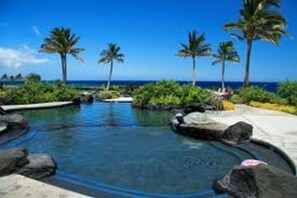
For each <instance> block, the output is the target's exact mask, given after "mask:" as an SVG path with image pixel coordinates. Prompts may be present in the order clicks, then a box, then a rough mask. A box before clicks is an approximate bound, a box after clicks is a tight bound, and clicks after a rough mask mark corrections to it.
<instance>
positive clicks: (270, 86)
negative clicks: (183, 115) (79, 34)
mask: <svg viewBox="0 0 297 198" xmlns="http://www.w3.org/2000/svg"><path fill="white" fill-rule="evenodd" d="M157 81H158V80H113V81H112V85H126V86H142V85H145V84H148V83H154V82H157ZM2 82H3V85H4V86H8V87H9V86H18V85H22V84H24V81H2ZM42 82H45V83H46V82H49V83H51V82H54V80H44V81H42ZM177 82H179V83H181V84H188V83H189V84H190V83H191V81H177ZM106 83H107V81H106V80H69V81H67V84H68V85H70V86H74V87H97V86H102V85H106ZM278 83H279V82H250V85H251V86H260V87H263V88H264V89H265V90H267V91H270V92H275V91H276V88H277V85H278ZM196 85H197V86H200V87H202V88H208V89H209V88H214V87H217V88H219V87H220V86H221V82H220V81H196ZM225 85H226V86H231V87H232V89H234V90H235V89H238V88H239V87H242V85H243V83H242V82H238V81H226V82H225Z"/></svg>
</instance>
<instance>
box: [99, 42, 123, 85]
mask: <svg viewBox="0 0 297 198" xmlns="http://www.w3.org/2000/svg"><path fill="white" fill-rule="evenodd" d="M120 50H121V48H120V47H119V46H117V44H115V43H109V44H108V48H107V49H105V50H103V51H102V52H101V53H100V59H99V61H98V63H103V64H108V63H110V70H109V77H108V83H107V87H106V90H107V91H108V90H109V86H110V81H111V76H112V71H113V62H114V60H115V61H117V62H119V63H123V62H124V57H125V56H124V54H122V53H120Z"/></svg>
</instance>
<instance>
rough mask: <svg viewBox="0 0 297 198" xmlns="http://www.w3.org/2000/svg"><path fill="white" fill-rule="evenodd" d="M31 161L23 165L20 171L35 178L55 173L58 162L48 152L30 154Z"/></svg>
mask: <svg viewBox="0 0 297 198" xmlns="http://www.w3.org/2000/svg"><path fill="white" fill-rule="evenodd" d="M27 158H28V160H29V163H28V164H26V165H25V166H23V167H22V168H21V169H20V170H18V173H19V174H21V175H24V176H27V177H30V178H34V179H42V178H44V177H47V176H51V175H53V174H55V170H56V162H55V161H54V159H53V158H52V157H51V156H49V155H47V154H29V155H28V157H27Z"/></svg>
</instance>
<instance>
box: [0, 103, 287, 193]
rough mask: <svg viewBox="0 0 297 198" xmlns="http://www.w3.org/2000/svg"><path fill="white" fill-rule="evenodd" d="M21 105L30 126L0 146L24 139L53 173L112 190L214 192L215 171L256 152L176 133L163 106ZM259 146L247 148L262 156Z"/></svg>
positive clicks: (19, 143) (223, 170) (217, 175)
mask: <svg viewBox="0 0 297 198" xmlns="http://www.w3.org/2000/svg"><path fill="white" fill-rule="evenodd" d="M19 113H20V114H22V115H24V116H25V117H26V118H27V119H28V121H29V124H30V130H29V132H28V133H27V134H25V135H23V136H21V137H19V138H17V139H15V140H13V141H10V142H8V143H6V144H4V145H1V149H5V148H10V147H15V146H23V147H25V148H27V149H28V150H29V151H30V152H36V153H37V152H42V153H48V154H50V155H51V156H53V157H54V159H55V160H56V162H57V164H58V172H57V175H56V176H54V177H56V180H61V181H62V180H63V179H64V182H67V181H68V182H70V183H71V181H73V184H75V185H79V183H75V181H76V182H77V181H81V182H82V183H84V184H86V187H88V185H89V186H90V187H92V185H91V184H92V182H93V184H94V185H95V184H96V185H97V186H100V185H101V187H100V188H102V189H104V188H106V189H111V191H110V192H109V193H111V194H112V193H114V194H116V193H117V191H125V193H127V194H128V195H129V192H130V193H132V194H133V193H134V194H136V195H139V196H140V195H143V196H150V197H151V196H157V195H160V196H165V197H166V196H169V197H173V195H178V196H181V197H193V196H194V197H199V196H200V195H201V196H208V195H209V196H210V195H211V196H213V195H214V192H213V191H212V190H211V187H212V183H213V180H214V179H216V178H220V177H222V176H224V175H225V174H226V173H227V172H228V171H229V170H230V169H231V168H232V167H233V166H234V165H238V164H240V163H241V161H242V160H245V159H249V158H253V157H254V155H253V154H251V153H249V152H245V151H244V149H238V148H235V147H229V146H226V145H224V144H222V143H219V142H213V141H200V140H195V139H191V138H187V137H183V136H181V135H178V134H176V133H174V132H173V131H172V130H171V129H170V127H169V124H168V123H169V118H170V117H171V114H170V113H169V112H153V111H146V110H138V109H134V108H132V106H131V104H124V103H118V104H117V103H113V104H110V103H100V102H95V103H93V104H89V105H87V104H82V105H80V107H79V106H70V107H63V108H58V109H47V110H30V111H22V112H19ZM249 147H250V148H249V149H250V150H252V151H253V148H255V147H251V145H249ZM247 148H248V146H247ZM264 150H265V149H264ZM264 150H263V149H262V150H261V148H258V149H254V151H253V153H254V154H256V155H258V156H260V158H261V155H263V156H264V155H266V153H267V151H266V150H267V149H266V150H265V152H264ZM273 160H274V161H275V162H273V163H275V165H276V166H284V167H285V162H281V161H279V160H277V159H276V158H274V159H273ZM284 169H285V168H284ZM288 171H289V170H288ZM76 177H77V179H76ZM84 180H85V182H83V181H84ZM87 183H88V185H87ZM57 185H59V184H58V183H57ZM93 189H94V188H93ZM125 189H126V190H125ZM73 190H75V189H73ZM125 193H122V194H121V195H123V196H124V195H125Z"/></svg>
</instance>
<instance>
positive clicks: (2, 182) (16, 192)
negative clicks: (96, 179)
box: [0, 174, 88, 198]
mask: <svg viewBox="0 0 297 198" xmlns="http://www.w3.org/2000/svg"><path fill="white" fill-rule="evenodd" d="M0 196H1V197H3V198H15V197H27V198H34V197H63V198H88V196H85V195H82V194H79V193H76V192H73V191H69V190H65V189H62V188H59V187H57V186H52V185H50V184H46V183H43V182H40V181H37V180H33V179H30V178H27V177H24V176H22V175H17V174H12V175H8V176H3V177H0Z"/></svg>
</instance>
